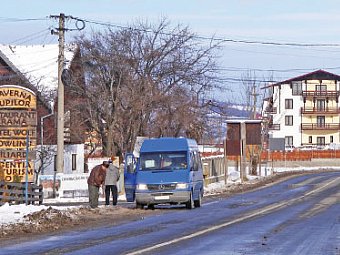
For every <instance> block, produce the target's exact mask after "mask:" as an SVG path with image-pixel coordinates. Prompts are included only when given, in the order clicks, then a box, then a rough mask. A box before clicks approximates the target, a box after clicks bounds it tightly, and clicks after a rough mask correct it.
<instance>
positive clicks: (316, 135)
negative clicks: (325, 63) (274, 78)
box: [263, 70, 340, 148]
mask: <svg viewBox="0 0 340 255" xmlns="http://www.w3.org/2000/svg"><path fill="white" fill-rule="evenodd" d="M339 81H340V76H339V75H336V74H332V73H329V72H326V71H323V70H318V71H315V72H311V73H308V74H304V75H301V76H298V77H295V78H292V79H289V80H286V81H282V82H278V83H274V84H270V85H268V86H266V87H265V89H266V92H268V93H267V95H268V96H267V97H266V98H265V100H264V104H263V117H264V119H265V120H266V123H267V125H266V131H267V132H268V133H267V134H268V137H269V138H284V139H285V146H286V148H297V147H319V148H324V147H325V146H327V145H330V144H332V145H333V144H340V135H339V131H340V115H339V114H340V108H339V95H340V93H339V91H340V84H339Z"/></svg>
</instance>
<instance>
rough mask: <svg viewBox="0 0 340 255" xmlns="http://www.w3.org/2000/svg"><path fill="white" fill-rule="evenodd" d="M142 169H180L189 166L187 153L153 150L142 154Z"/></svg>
mask: <svg viewBox="0 0 340 255" xmlns="http://www.w3.org/2000/svg"><path fill="white" fill-rule="evenodd" d="M140 165H141V170H180V169H186V168H187V165H188V164H187V153H186V152H185V151H183V152H152V153H142V154H141V155H140Z"/></svg>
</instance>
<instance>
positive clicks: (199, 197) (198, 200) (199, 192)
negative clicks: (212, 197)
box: [194, 190, 202, 207]
mask: <svg viewBox="0 0 340 255" xmlns="http://www.w3.org/2000/svg"><path fill="white" fill-rule="evenodd" d="M194 204H195V207H201V205H202V195H201V190H199V191H198V199H197V200H195V201H194Z"/></svg>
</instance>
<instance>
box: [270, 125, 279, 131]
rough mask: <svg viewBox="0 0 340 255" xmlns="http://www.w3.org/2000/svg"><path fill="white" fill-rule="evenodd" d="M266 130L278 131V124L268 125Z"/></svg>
mask: <svg viewBox="0 0 340 255" xmlns="http://www.w3.org/2000/svg"><path fill="white" fill-rule="evenodd" d="M268 130H280V124H268Z"/></svg>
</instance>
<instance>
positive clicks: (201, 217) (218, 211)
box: [0, 172, 340, 255]
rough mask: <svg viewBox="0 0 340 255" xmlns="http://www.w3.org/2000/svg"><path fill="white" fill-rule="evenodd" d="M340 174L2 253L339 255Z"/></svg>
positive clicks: (313, 177) (35, 242)
mask: <svg viewBox="0 0 340 255" xmlns="http://www.w3.org/2000/svg"><path fill="white" fill-rule="evenodd" d="M339 201H340V172H333V173H330V172H327V173H318V174H309V175H306V176H299V177H295V178H292V179H290V180H287V181H284V182H281V183H278V184H275V185H271V186H267V187H264V188H261V189H258V190H256V191H252V192H247V193H243V194H238V195H235V196H232V197H229V198H216V199H209V201H207V200H206V202H205V203H204V204H203V206H202V207H201V208H196V209H194V210H186V209H184V208H178V207H177V208H173V209H171V210H166V213H164V214H161V215H157V216H149V217H146V218H144V219H141V220H139V221H134V222H129V223H126V224H123V225H119V226H114V227H107V228H98V229H89V230H87V231H74V232H69V233H67V234H63V235H56V236H53V237H46V238H42V239H40V240H32V241H29V242H24V243H20V244H16V245H12V246H5V247H2V249H1V250H0V254H91V255H92V254H101V255H103V254H130V255H132V254H181V255H182V254H296V255H297V254H299V255H301V254H306V255H307V254H308V255H310V254H313V255H314V254H315V255H316V254H322V255H325V254H326V255H327V254H335V255H339V254H340V203H339Z"/></svg>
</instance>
